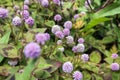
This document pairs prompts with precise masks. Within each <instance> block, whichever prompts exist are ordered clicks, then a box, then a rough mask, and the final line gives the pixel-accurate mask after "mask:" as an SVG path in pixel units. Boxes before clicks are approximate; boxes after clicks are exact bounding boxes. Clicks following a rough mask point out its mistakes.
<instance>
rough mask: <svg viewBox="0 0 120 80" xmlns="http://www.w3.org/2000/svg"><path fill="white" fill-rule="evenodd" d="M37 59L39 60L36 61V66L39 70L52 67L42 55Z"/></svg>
mask: <svg viewBox="0 0 120 80" xmlns="http://www.w3.org/2000/svg"><path fill="white" fill-rule="evenodd" d="M39 61H40V62H39V63H38V67H37V68H38V69H39V70H43V69H48V68H50V67H52V65H51V64H48V63H47V62H46V60H45V59H44V58H43V57H41V58H40V59H39Z"/></svg>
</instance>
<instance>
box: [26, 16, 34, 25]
mask: <svg viewBox="0 0 120 80" xmlns="http://www.w3.org/2000/svg"><path fill="white" fill-rule="evenodd" d="M25 23H26V24H28V25H29V26H33V25H34V19H33V18H32V17H29V18H27V19H26V20H25Z"/></svg>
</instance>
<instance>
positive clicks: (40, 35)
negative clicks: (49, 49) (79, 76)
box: [35, 33, 46, 45]
mask: <svg viewBox="0 0 120 80" xmlns="http://www.w3.org/2000/svg"><path fill="white" fill-rule="evenodd" d="M35 40H36V41H37V42H38V43H40V44H42V45H44V44H45V41H46V36H45V34H44V33H38V34H36V36H35Z"/></svg>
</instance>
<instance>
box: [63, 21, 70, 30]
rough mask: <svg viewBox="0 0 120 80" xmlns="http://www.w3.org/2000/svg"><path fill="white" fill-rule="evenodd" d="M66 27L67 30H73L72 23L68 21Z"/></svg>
mask: <svg viewBox="0 0 120 80" xmlns="http://www.w3.org/2000/svg"><path fill="white" fill-rule="evenodd" d="M64 27H65V28H67V29H71V28H72V22H71V21H66V22H65V23H64Z"/></svg>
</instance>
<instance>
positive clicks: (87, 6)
mask: <svg viewBox="0 0 120 80" xmlns="http://www.w3.org/2000/svg"><path fill="white" fill-rule="evenodd" d="M88 2H89V4H91V0H88ZM88 2H87V0H86V1H85V7H86V8H89V4H88Z"/></svg>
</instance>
